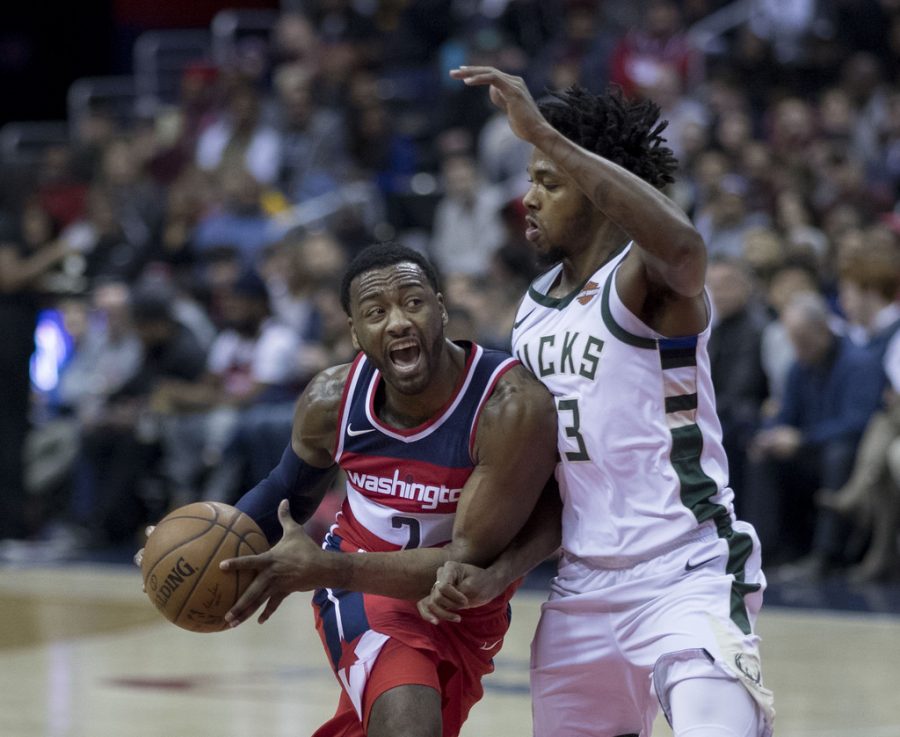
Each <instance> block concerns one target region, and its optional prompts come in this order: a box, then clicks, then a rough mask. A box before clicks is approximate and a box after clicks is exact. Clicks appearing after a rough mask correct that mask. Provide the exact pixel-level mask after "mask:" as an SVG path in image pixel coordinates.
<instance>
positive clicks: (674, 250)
mask: <svg viewBox="0 0 900 737" xmlns="http://www.w3.org/2000/svg"><path fill="white" fill-rule="evenodd" d="M667 275H668V278H667V280H666V281H667V282H668V284H669V287H670V288H671V289H672V291H673V292H675V293H676V294H679V295H681V296H682V297H697V296H699V295H701V294H702V293H703V285H704V282H705V280H706V244H705V243H704V242H703V238H702V237H701V235H700V233H698V232H697V230H696V229H695V228H694V227H693V226H691V225H686V226H685V227H684V228H682V229H681V230H680V231H679V232H678V233H677V234H676V235H675V236H674V237H673V241H672V246H671V258H670V259H669V263H668V269H667Z"/></svg>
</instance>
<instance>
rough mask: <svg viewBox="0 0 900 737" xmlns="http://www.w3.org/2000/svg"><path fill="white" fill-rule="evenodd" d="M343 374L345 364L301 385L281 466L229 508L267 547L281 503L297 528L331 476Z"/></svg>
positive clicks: (277, 529)
mask: <svg viewBox="0 0 900 737" xmlns="http://www.w3.org/2000/svg"><path fill="white" fill-rule="evenodd" d="M348 369H349V366H348V365H342V366H336V367H334V368H330V369H326V370H325V371H322V372H321V373H319V374H318V375H316V376H315V377H314V378H313V380H312V381H311V382H310V383H309V384H308V385H307V387H306V389H305V390H304V391H303V393H302V394H301V395H300V399H299V401H298V402H297V407H296V409H295V411H294V423H293V428H292V431H291V442H290V443H288V446H287V447H286V448H285V449H284V453H283V454H282V456H281V461H280V462H279V463H278V465H277V466H276V467H275V468H273V469H272V471H271V472H270V473H269V475H268V476H266V478H264V479H263V480H262V481H260V482H259V483H258V484H257V485H256V486H254V487H253V488H252V489H250V491H248V492H247V493H246V494H244V495H243V496H242V497H241V498H240V499H239V500H238V502H237V504H236V505H235V506H237V508H238V509H240V510H241V511H242V512H244V513H246V514H248V515H250V517H252V518H253V519H254V520H255V521H256V523H257V524H258V525H259V526H260V528H261V529H262V531H263V532H264V533H265V535H266V537H267V538H268V540H269V544H275V542H276V541H277V540H278V538H279V537H281V533H282V526H281V524H279V520H278V505H279V503H280V502H281V500H282V499H287V500H288V501H289V502H290V511H291V515H292V516H293V518H294V519H295V520H296V521H297V522H300V523H301V524H302V523H304V522H306V521H307V520H308V519H309V518H310V517H311V516H312V515H313V513H314V512H315V511H316V509H317V508H318V506H319V504H320V503H321V502H322V498H323V497H324V496H325V492H326V491H328V489H329V488H330V486H331V483H332V481H333V480H334V477H335V475H336V474H337V470H338V469H337V465H336V464H335V463H334V459H333V447H332V446H333V444H334V439H335V433H336V428H337V416H338V410H339V406H340V398H341V392H342V391H343V388H344V382H345V381H346V377H347V371H348Z"/></svg>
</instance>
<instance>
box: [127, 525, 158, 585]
mask: <svg viewBox="0 0 900 737" xmlns="http://www.w3.org/2000/svg"><path fill="white" fill-rule="evenodd" d="M155 529H156V525H147V527H145V528H144V537H150V535H151V534H152V532H153V531H154V530H155ZM132 560H133V561H134V564H135V565H136V566H137V567H138V568H140V567H141V563H143V562H144V549H143V548H141V549H140V550H138V551H137V552H136V553H135V554H134V558H132ZM141 591H143V592H144V593H145V594H146V593H147V587H146V586H145V585H144V584H143V583H141Z"/></svg>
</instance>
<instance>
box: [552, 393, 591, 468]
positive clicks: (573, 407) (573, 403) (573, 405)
mask: <svg viewBox="0 0 900 737" xmlns="http://www.w3.org/2000/svg"><path fill="white" fill-rule="evenodd" d="M557 407H558V412H571V413H572V422H571V423H569V424H567V425H565V426H564V428H565V431H566V436H567V437H570V438H572V439H573V440H574V441H575V442H576V443H577V444H578V450H567V451H566V453H565V455H566V458H567V459H568V460H570V461H589V460H591V457H590V456H589V455H588V452H587V448H586V447H585V445H584V437H583V436H582V434H581V415H580V414H579V412H578V400H577V399H560V400H559V403H558V404H557Z"/></svg>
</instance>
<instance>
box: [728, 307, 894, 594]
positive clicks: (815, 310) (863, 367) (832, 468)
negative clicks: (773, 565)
mask: <svg viewBox="0 0 900 737" xmlns="http://www.w3.org/2000/svg"><path fill="white" fill-rule="evenodd" d="M781 319H782V321H783V323H784V326H785V329H786V330H787V334H788V336H789V338H790V340H791V343H792V344H793V346H794V350H795V351H796V356H797V358H796V361H795V362H794V364H793V365H792V366H791V369H790V372H789V374H788V378H787V385H786V387H785V391H784V397H783V401H782V404H781V407H780V408H779V411H778V414H777V415H776V416H775V417H774V418H773V419H772V420H771V421H770V422H769V423H768V424H767V426H766V427H765V428H764V429H762V430H760V431H759V433H757V435H756V436H755V437H754V439H753V441H752V445H751V448H750V458H751V463H750V467H749V469H748V470H749V474H748V479H747V487H746V494H745V498H744V509H745V512H746V515H747V519H748V520H750V521H752V523H753V524H754V525H755V526H756V525H758V527H757V529H758V530H759V533H760V539H761V540H762V541H763V544H764V545H766V546H767V549H768V551H769V552H768V555H769V558H770V560H772V561H773V562H778V563H784V561H785V560H791V559H796V558H797V557H798V556H800V558H799V559H797V560H794V561H793V562H792V563H791V564H789V565H785V566H783V567H782V568H781V569H779V570H777V571H774V572H773V574H772V576H773V579H774V578H780V579H781V580H783V581H797V580H816V579H819V578H821V577H822V576H824V575H825V574H827V573H828V572H830V571H831V570H833V569H834V568H835V567H837V566H839V565H842V564H845V563H846V562H847V561H846V560H845V559H844V557H843V556H844V544H845V537H844V536H845V533H846V526H845V525H843V524H842V523H841V520H840V518H839V517H838V515H836V514H835V513H833V512H831V511H829V510H817V508H816V506H815V504H814V503H813V495H814V494H815V492H816V491H818V490H819V489H823V488H825V489H830V490H836V489H839V488H841V486H843V484H844V483H845V482H846V481H847V479H848V478H849V476H850V471H851V468H852V466H853V459H854V456H855V454H856V446H857V444H858V442H859V438H860V435H861V434H862V432H863V429H864V428H865V426H866V423H867V422H868V421H869V418H870V417H871V416H872V413H873V412H874V411H875V410H876V408H877V407H878V404H879V401H880V397H881V388H882V378H881V375H882V371H881V366H880V365H879V363H878V361H877V360H876V359H874V358H873V357H872V356H871V354H869V353H868V352H867V351H865V350H864V349H862V348H859V347H857V346H855V345H853V344H852V343H851V342H850V341H848V340H846V339H843V338H840V337H838V336H837V335H835V334H834V333H833V332H832V330H831V326H830V323H829V311H828V308H827V306H826V303H825V301H824V300H823V299H822V298H821V297H819V296H817V295H813V294H801V295H798V296H796V297H794V298H793V299H792V300H791V301H790V302H789V303H788V304H787V306H786V307H785V309H784V312H783V313H782V316H781Z"/></svg>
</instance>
